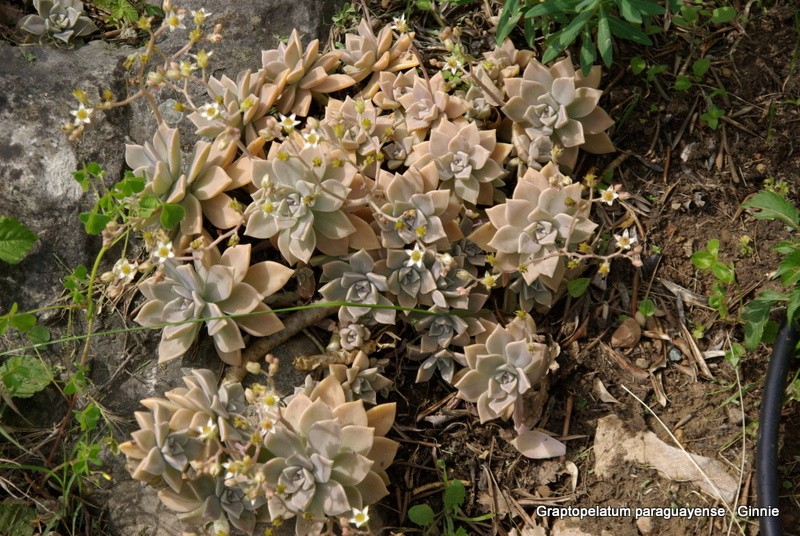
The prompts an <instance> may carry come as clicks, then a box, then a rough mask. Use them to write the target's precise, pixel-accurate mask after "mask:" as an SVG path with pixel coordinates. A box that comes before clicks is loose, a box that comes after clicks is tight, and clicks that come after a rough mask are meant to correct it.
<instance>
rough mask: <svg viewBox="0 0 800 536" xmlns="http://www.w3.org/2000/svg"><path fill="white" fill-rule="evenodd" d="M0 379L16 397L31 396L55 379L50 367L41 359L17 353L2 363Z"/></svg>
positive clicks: (7, 390)
mask: <svg viewBox="0 0 800 536" xmlns="http://www.w3.org/2000/svg"><path fill="white" fill-rule="evenodd" d="M0 380H2V382H3V388H4V390H5V392H6V393H7V394H8V395H9V396H12V397H14V398H30V397H32V396H33V395H35V394H36V393H38V392H39V391H41V390H42V389H44V388H45V387H47V386H48V384H50V382H52V381H53V377H52V374H51V373H50V369H49V368H48V367H47V365H46V364H45V363H44V361H42V360H41V359H39V358H37V357H31V356H27V355H15V356H11V357H9V358H8V359H6V360H5V361H4V362H3V364H2V365H0Z"/></svg>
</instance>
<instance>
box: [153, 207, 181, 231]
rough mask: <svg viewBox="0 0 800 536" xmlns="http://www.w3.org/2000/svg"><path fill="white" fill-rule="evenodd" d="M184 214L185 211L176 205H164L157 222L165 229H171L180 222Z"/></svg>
mask: <svg viewBox="0 0 800 536" xmlns="http://www.w3.org/2000/svg"><path fill="white" fill-rule="evenodd" d="M185 214H186V211H185V210H183V207H182V206H180V205H178V204H177V203H164V206H163V207H161V216H160V217H159V221H160V222H161V226H162V227H164V228H165V229H172V228H173V227H175V226H176V225H178V224H179V223H180V222H181V220H182V219H183V216H184V215H185Z"/></svg>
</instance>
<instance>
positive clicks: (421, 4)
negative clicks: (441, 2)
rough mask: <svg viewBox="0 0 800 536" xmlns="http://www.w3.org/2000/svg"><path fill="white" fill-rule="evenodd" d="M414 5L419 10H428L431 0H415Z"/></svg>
mask: <svg viewBox="0 0 800 536" xmlns="http://www.w3.org/2000/svg"><path fill="white" fill-rule="evenodd" d="M415 5H416V6H417V9H419V10H420V11H430V9H431V6H432V4H431V0H417V1H416V2H415Z"/></svg>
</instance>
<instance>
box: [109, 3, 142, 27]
mask: <svg viewBox="0 0 800 536" xmlns="http://www.w3.org/2000/svg"><path fill="white" fill-rule="evenodd" d="M111 16H112V17H114V18H115V19H118V20H127V21H129V22H134V21H136V20H138V19H139V12H138V11H136V8H135V7H133V6H132V5H130V4H129V3H128V1H127V0H118V1H117V3H116V5H115V6H114V9H113V10H112V11H111Z"/></svg>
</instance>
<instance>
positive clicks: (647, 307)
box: [639, 299, 656, 316]
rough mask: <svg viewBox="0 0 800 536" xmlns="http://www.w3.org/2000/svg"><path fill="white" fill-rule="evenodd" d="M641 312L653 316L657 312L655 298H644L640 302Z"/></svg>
mask: <svg viewBox="0 0 800 536" xmlns="http://www.w3.org/2000/svg"><path fill="white" fill-rule="evenodd" d="M639 312H640V313H642V314H643V315H644V316H653V315H654V314H656V304H655V303H653V300H649V299H648V300H642V301H640V302H639Z"/></svg>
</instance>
